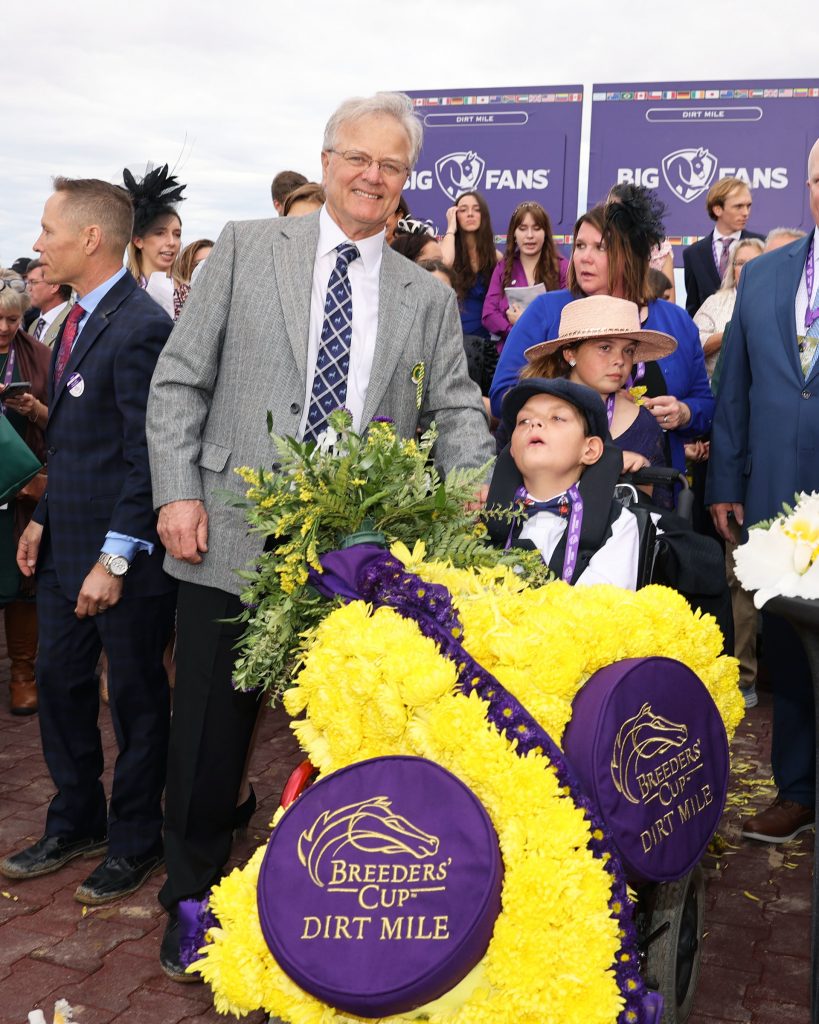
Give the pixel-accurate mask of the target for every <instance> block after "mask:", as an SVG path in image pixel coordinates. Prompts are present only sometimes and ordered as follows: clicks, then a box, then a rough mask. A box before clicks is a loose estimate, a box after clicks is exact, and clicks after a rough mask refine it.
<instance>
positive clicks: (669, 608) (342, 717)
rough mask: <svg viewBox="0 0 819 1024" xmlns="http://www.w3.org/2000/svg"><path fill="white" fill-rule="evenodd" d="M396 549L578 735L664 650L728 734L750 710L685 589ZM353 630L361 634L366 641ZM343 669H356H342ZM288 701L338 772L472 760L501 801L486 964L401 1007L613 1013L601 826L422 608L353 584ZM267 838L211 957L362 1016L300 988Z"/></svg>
mask: <svg viewBox="0 0 819 1024" xmlns="http://www.w3.org/2000/svg"><path fill="white" fill-rule="evenodd" d="M394 553H395V554H397V555H398V557H401V558H402V559H403V560H404V561H405V563H407V564H410V565H411V568H412V570H413V571H415V572H418V573H419V574H420V575H422V576H423V577H424V578H425V579H427V580H429V581H430V582H439V583H443V584H445V585H446V586H447V587H448V588H449V589H450V591H451V593H452V595H453V598H454V600H455V603H456V605H457V607H458V610H459V613H460V616H461V619H462V622H463V624H464V644H465V646H466V647H467V649H468V650H469V651H470V653H471V654H472V655H473V656H474V657H475V658H476V659H477V660H478V661H480V662H481V663H482V664H483V665H484V666H485V667H486V668H487V669H488V670H489V671H490V672H492V673H493V674H494V675H496V676H497V677H498V678H499V679H500V681H501V682H502V683H504V685H506V686H507V687H508V688H509V689H511V690H512V691H513V692H514V693H515V695H516V696H517V697H518V699H519V700H521V702H522V703H523V704H524V705H525V706H526V707H527V708H528V709H529V710H530V711H531V712H532V713H533V714H534V715H535V717H536V718H538V720H539V721H540V722H541V723H542V724H543V725H544V726H545V727H546V729H547V731H549V732H550V733H551V735H552V736H553V737H555V738H558V737H559V736H561V735H562V732H563V728H564V727H565V724H566V722H567V721H568V718H569V716H570V713H571V701H572V699H573V697H574V694H575V693H576V691H577V689H578V688H579V687H580V686H581V685H582V683H583V682H584V681H585V679H586V678H588V677H589V675H591V674H592V673H593V672H594V671H596V670H597V669H598V668H600V667H603V666H604V665H607V664H609V663H610V662H612V661H616V660H620V659H622V658H626V657H641V656H646V655H652V654H663V655H667V656H669V657H675V658H678V659H679V660H680V661H683V662H684V663H685V664H688V665H689V666H690V667H691V668H692V669H693V670H694V671H695V672H696V673H697V674H698V675H699V676H700V678H702V679H703V681H704V682H705V684H706V686H708V688H709V690H710V691H711V693H712V695H713V696H714V698H715V700H716V702H717V705H718V707H719V708H720V711H721V713H722V714H723V717H724V719H725V721H726V726H727V728H728V731H729V735H730V734H732V733H733V731H734V729H735V727H736V724H737V722H738V721H739V719H740V718H741V715H742V704H741V698H740V697H739V692H738V689H737V683H736V680H737V669H736V663H735V662H734V660H733V659H729V658H724V657H718V654H719V649H720V638H719V632H718V630H717V628H716V625H715V623H714V622H713V620H712V619H710V617H702V616H695V615H693V614H692V613H691V611H690V609H689V608H688V606H687V604H686V603H685V601H684V600H683V599H682V598H679V597H678V595H676V594H675V593H673V592H672V591H668V590H665V589H664V588H659V587H653V588H647V589H646V590H643V591H640V592H638V593H637V594H630V593H627V592H624V591H622V590H617V589H615V588H612V587H594V588H582V587H578V588H570V587H567V586H565V585H564V584H559V583H557V584H550V585H549V586H547V587H542V588H539V589H537V590H531V589H528V588H527V587H526V586H525V584H522V583H521V581H520V580H519V579H518V578H517V577H515V576H514V574H513V573H510V572H508V570H506V569H486V570H474V571H469V570H453V569H451V568H449V567H447V566H445V565H442V564H435V563H430V564H428V563H423V562H422V561H421V559H422V557H423V550H422V549H420V548H418V547H416V551H415V552H413V553H412V554H410V552H408V551H407V550H406V548H403V546H400V547H399V548H396V549H394ZM351 637H352V638H355V639H354V642H351ZM328 680H339V681H343V685H331V686H328V685H327V683H328ZM297 683H298V685H297V686H296V687H294V688H293V689H292V690H290V691H288V692H287V694H286V696H285V706H286V708H287V710H288V711H289V712H290V714H292V715H297V714H300V713H301V712H306V717H305V718H303V719H301V720H299V721H296V722H294V723H293V726H292V728H293V729H294V731H295V732H296V734H297V736H298V738H299V741H300V743H301V745H302V746H303V747H304V749H305V750H306V751H307V753H308V755H309V756H310V759H311V760H312V762H313V763H314V764H315V765H316V766H317V767H319V768H320V769H321V771H322V772H323V773H326V772H330V771H334V770H337V769H339V768H342V767H344V766H346V765H347V764H350V763H353V762H355V761H360V760H364V759H365V758H368V757H376V756H384V755H389V754H414V755H417V756H422V757H427V758H430V759H431V760H434V761H436V762H438V763H439V764H441V765H443V766H444V767H446V768H448V769H449V770H450V771H452V772H454V773H455V774H456V775H458V776H459V777H460V778H461V779H462V780H463V781H464V782H465V783H466V785H468V786H469V787H470V788H471V789H472V790H473V791H474V792H475V794H476V795H477V797H478V798H479V799H480V800H481V801H482V803H483V804H484V806H485V807H486V809H487V811H488V813H489V815H490V817H491V818H492V821H493V822H494V824H495V828H496V830H497V832H498V836H499V840H500V844H501V849H502V853H503V859H504V865H505V878H504V888H503V909H502V911H501V914H500V916H499V917H498V919H497V922H496V926H495V930H494V934H493V937H492V940H491V942H490V945H489V948H488V950H487V952H486V955H485V956H484V958H483V960H482V961H481V964H480V965H479V966H478V967H477V968H476V969H475V970H474V971H473V972H472V974H471V975H469V976H468V978H467V979H465V980H464V982H462V983H461V985H459V986H458V988H457V989H456V990H453V992H451V993H448V995H447V996H445V997H443V998H442V999H440V1000H437V1001H436V1002H435V1003H433V1004H429V1005H428V1006H427V1007H421V1008H419V1009H418V1010H416V1011H415V1012H414V1013H413V1014H412V1015H411V1016H400V1017H399V1016H396V1017H390V1018H386V1020H389V1021H390V1022H394V1024H403V1022H405V1021H410V1020H417V1019H418V1018H419V1017H420V1016H421V1015H422V1014H423V1015H424V1019H427V1020H429V1021H431V1022H432V1024H484V1022H485V1024H490V1022H493V1024H495V1022H498V1021H515V1022H532V1024H534V1022H535V1021H537V1022H548V1021H554V1022H555V1024H557V1022H560V1024H573V1022H577V1024H580V1022H583V1024H595V1022H600V1024H604V1022H605V1024H611V1022H613V1021H614V1020H616V1018H617V1016H618V1014H619V1012H620V1010H621V1009H622V1005H623V1004H622V997H621V996H620V994H619V992H618V990H617V985H616V982H615V979H614V975H613V972H612V970H611V967H612V963H613V961H614V958H615V956H616V953H617V950H618V948H619V945H620V936H619V933H618V925H617V922H616V921H615V920H614V918H613V917H612V916H611V912H610V911H609V909H608V904H609V900H610V899H611V878H610V876H609V875H608V874H607V873H606V871H605V870H604V869H603V865H602V863H601V861H599V860H595V858H594V857H593V856H592V855H591V853H590V851H589V849H588V839H589V828H588V823H587V822H586V821H585V819H584V816H583V814H582V812H580V811H579V810H578V809H577V808H576V807H575V806H574V804H573V802H572V801H571V800H570V799H568V798H567V797H566V796H565V794H564V793H563V792H562V791H561V790H560V789H559V787H558V784H557V780H556V777H555V774H554V772H553V770H552V769H551V767H550V766H549V764H548V762H546V761H545V759H544V758H542V757H540V756H538V755H535V754H530V755H528V756H526V757H523V758H521V757H518V756H517V755H516V754H515V752H514V746H513V744H512V743H510V741H508V740H507V739H506V738H505V737H503V736H501V735H499V734H498V733H497V732H496V731H495V730H494V728H492V727H491V726H490V725H489V724H488V723H487V721H486V719H485V707H484V705H483V703H482V702H481V701H480V700H479V699H478V698H477V696H475V695H474V694H472V695H470V696H464V695H462V694H461V693H459V692H455V669H454V666H453V665H452V663H451V662H449V661H447V660H445V659H444V658H442V657H441V656H440V655H439V653H438V650H437V648H436V646H435V644H434V643H433V642H432V641H431V640H429V639H427V638H425V637H423V636H422V635H421V633H420V631H419V630H418V629H417V627H416V626H415V624H414V623H413V622H411V621H409V620H407V619H404V618H402V617H401V616H400V615H398V614H397V613H395V612H394V611H392V610H391V609H388V608H380V609H378V610H376V611H375V612H372V611H371V609H370V608H369V607H368V606H366V605H364V604H363V603H362V602H354V603H352V604H349V605H347V606H345V607H343V608H340V609H338V610H337V611H335V612H333V613H332V614H331V615H330V616H329V617H328V618H327V619H326V620H325V621H324V622H323V623H322V624H321V625H320V626H319V627H318V629H317V630H316V631H315V634H314V636H313V638H312V642H311V646H310V649H309V653H308V655H307V657H306V660H305V664H304V668H303V670H302V672H301V673H300V675H299V677H298V680H297ZM262 856H263V848H262V849H260V850H259V851H257V852H256V854H255V855H254V857H253V859H252V860H251V861H250V862H249V864H248V865H247V866H246V867H245V868H244V869H242V870H237V871H234V872H233V873H232V874H231V875H230V876H229V877H228V878H226V879H225V880H224V881H223V882H222V883H221V884H220V885H219V886H218V887H217V888H216V890H215V891H214V895H213V898H212V907H213V909H214V911H215V912H216V914H217V916H218V917H219V920H220V922H221V927H219V928H215V929H212V930H211V932H210V933H209V938H210V940H211V943H210V944H209V945H208V947H207V954H206V956H205V957H204V958H203V959H202V960H200V961H198V962H197V964H196V969H197V970H198V971H200V973H201V974H202V975H203V977H204V978H205V980H206V981H208V982H209V983H210V985H211V986H212V988H213V991H214V1001H215V1004H216V1008H217V1009H218V1010H219V1011H220V1012H222V1013H228V1012H232V1013H236V1014H240V1013H247V1012H250V1011H252V1010H254V1009H257V1008H260V1007H262V1008H264V1009H265V1010H266V1011H268V1012H270V1013H272V1014H275V1015H277V1016H281V1017H282V1018H283V1019H285V1020H288V1021H291V1022H293V1024H347V1022H350V1021H354V1020H357V1018H352V1017H349V1016H347V1015H345V1014H343V1013H341V1012H339V1011H336V1010H334V1009H333V1008H331V1007H329V1006H327V1005H326V1004H323V1003H321V1002H320V1001H318V1000H316V999H315V998H313V997H312V996H310V995H308V994H307V993H305V992H304V991H303V990H301V989H300V988H298V986H296V985H295V984H294V983H293V982H292V981H291V980H290V979H289V978H288V977H287V975H286V974H284V972H283V971H282V970H281V969H280V968H279V966H278V964H277V963H276V961H275V960H274V959H273V957H272V955H271V954H270V952H269V951H268V949H267V946H266V944H265V942H264V938H263V936H262V932H261V928H260V925H259V919H258V912H257V909H256V882H257V879H258V873H259V868H260V865H261V859H262Z"/></svg>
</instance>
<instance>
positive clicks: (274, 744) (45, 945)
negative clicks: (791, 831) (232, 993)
mask: <svg viewBox="0 0 819 1024" xmlns="http://www.w3.org/2000/svg"><path fill="white" fill-rule="evenodd" d="M7 683H8V672H7V662H6V661H5V641H4V638H3V636H2V629H1V628H0V688H2V689H1V690H0V853H3V854H4V853H6V852H8V851H13V850H16V849H18V848H20V847H21V846H24V845H26V844H27V843H28V842H30V841H33V840H35V839H37V838H39V836H40V835H41V834H42V826H43V821H44V816H45V809H46V806H47V802H48V800H49V799H50V796H51V793H52V787H51V782H50V780H49V778H48V775H47V772H46V770H45V766H44V764H43V759H42V756H41V753H40V738H39V730H38V725H37V719H36V717H35V718H15V717H13V716H12V715H10V714H9V713H8V702H7V697H6V693H7ZM770 719H771V714H770V698H769V696H768V695H766V694H762V695H761V700H760V706H759V707H758V708H757V709H755V710H754V711H752V712H751V713H750V714H749V716H748V718H747V720H746V723H745V724H744V725H743V726H742V728H741V729H740V731H739V733H738V735H737V738H736V740H735V743H734V750H733V753H734V775H733V786H732V795H731V798H730V803H729V807H728V809H727V811H726V815H725V818H724V820H723V825H722V828H721V835H722V836H724V838H725V840H726V843H727V844H728V845H726V847H725V849H724V851H723V853H722V854H720V855H719V857H715V856H711V855H709V856H708V857H707V858H706V860H705V862H704V866H705V869H706V876H707V897H706V910H705V930H706V935H705V939H704V943H703V950H702V971H701V975H700V981H699V986H698V990H697V998H696V1002H695V1005H694V1012H693V1014H692V1016H691V1018H690V1021H691V1024H716V1022H740V1021H741V1022H751V1024H807V1022H808V1020H809V1011H808V1005H809V969H810V938H809V935H810V931H809V925H810V892H811V871H812V860H813V834H812V833H808V834H807V835H806V836H804V837H802V838H801V839H800V840H797V841H796V842H795V843H792V844H790V845H789V846H788V847H787V848H776V847H768V846H765V845H764V844H756V843H747V842H745V843H743V842H742V841H741V840H740V839H739V838H738V835H739V823H740V820H741V818H742V816H743V814H744V813H746V812H747V809H748V808H754V807H757V806H760V805H762V804H764V802H765V797H766V795H767V791H766V790H765V788H764V787H765V782H766V771H765V769H766V766H767V764H768V752H769V749H770ZM100 727H101V729H102V733H103V737H104V741H105V747H106V751H107V757H108V761H109V765H110V762H111V760H112V755H113V749H114V740H113V735H112V730H111V726H110V720H109V716H108V714H107V711H106V710H105V709H103V711H102V713H101V715H100ZM298 759H299V755H298V751H297V750H296V747H295V744H294V743H293V741H292V739H291V737H290V735H289V732H288V730H287V723H286V721H285V719H284V717H283V716H282V715H281V714H274V713H268V714H266V716H265V719H264V723H263V727H262V729H261V731H260V738H259V743H258V745H257V747H256V752H255V756H254V758H253V762H252V767H251V779H252V781H253V784H254V786H255V788H256V792H257V795H258V797H259V799H260V807H259V810H258V811H257V813H256V816H255V817H254V819H253V823H252V825H253V826H256V827H255V828H254V827H251V829H250V831H249V833H248V836H247V838H246V839H245V840H243V841H241V842H238V843H237V844H236V846H235V847H234V857H235V860H236V862H241V861H242V860H243V859H244V858H245V857H246V856H247V855H248V854H249V853H250V851H251V850H252V849H253V848H255V846H256V845H257V844H258V842H260V841H262V839H263V837H264V832H263V826H264V824H265V822H266V821H267V820H268V819H269V817H270V816H271V815H272V813H273V811H274V810H275V807H276V806H277V803H278V797H279V794H280V792H281V787H282V783H283V781H284V779H285V778H286V776H287V774H288V771H289V769H290V767H291V766H292V765H293V764H294V763H295V762H296V761H297V760H298ZM109 771H110V769H109ZM106 781H109V776H107V778H106ZM93 864H94V862H93V861H79V862H77V861H75V862H73V863H72V864H70V865H68V866H67V867H66V868H64V869H63V870H62V871H60V872H58V873H57V874H55V875H50V876H46V877H45V878H41V879H37V880H34V881H31V882H20V883H14V882H9V881H5V880H2V881H0V886H1V887H2V895H0V1024H25V1021H26V1019H27V1014H28V1012H29V1011H30V1010H32V1009H34V1008H35V1007H42V1008H43V1009H44V1010H45V1016H46V1019H47V1021H48V1022H49V1024H51V1013H52V1010H53V1007H54V1002H55V1000H57V999H61V998H62V999H66V1000H67V1001H68V1002H69V1003H70V1004H71V1006H72V1007H73V1009H74V1019H75V1021H76V1022H77V1024H112V1022H115V1024H177V1022H179V1021H202V1022H205V1024H213V1022H216V1021H223V1020H225V1019H226V1018H224V1017H221V1016H219V1015H218V1014H216V1012H215V1011H214V1010H213V1008H212V1006H211V1002H210V999H209V997H208V990H207V989H206V988H205V987H204V986H202V985H184V986H183V985H179V984H176V983H174V982H172V981H170V980H168V979H167V978H166V977H165V976H164V975H163V974H162V972H161V971H160V969H159V965H158V953H159V942H160V939H161V937H162V931H163V927H164V924H163V917H162V915H161V913H160V908H159V905H158V903H157V901H156V893H157V891H158V889H159V886H160V883H161V880H162V879H161V876H159V877H156V878H153V879H152V880H151V881H150V882H149V883H148V884H147V885H145V886H144V887H143V889H142V890H140V892H139V893H136V894H135V895H134V896H132V897H130V898H129V899H126V900H123V901H121V902H119V903H116V904H113V905H112V906H109V907H103V908H98V909H94V910H89V911H88V912H87V913H85V914H83V908H82V907H81V906H80V904H78V903H76V902H75V901H74V900H73V898H72V893H73V891H74V889H75V888H76V886H77V885H78V883H79V882H80V881H82V879H83V878H84V877H85V876H86V874H88V872H89V871H90V870H91V868H92V867H93ZM245 1020H246V1021H247V1022H248V1024H260V1022H261V1021H262V1020H263V1016H262V1015H261V1014H256V1015H253V1016H251V1017H248V1018H245Z"/></svg>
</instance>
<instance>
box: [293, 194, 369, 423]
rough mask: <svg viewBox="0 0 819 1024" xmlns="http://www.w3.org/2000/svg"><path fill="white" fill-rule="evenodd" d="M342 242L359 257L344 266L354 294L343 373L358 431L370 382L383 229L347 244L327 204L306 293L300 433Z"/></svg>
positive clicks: (308, 403)
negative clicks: (307, 328)
mask: <svg viewBox="0 0 819 1024" xmlns="http://www.w3.org/2000/svg"><path fill="white" fill-rule="evenodd" d="M342 242H351V244H352V245H355V247H356V248H357V249H358V252H359V256H358V258H357V259H354V260H353V262H352V263H351V264H350V265H349V267H348V268H347V273H348V275H349V278H350V289H351V291H352V295H353V336H352V342H351V345H350V369H349V372H348V374H347V401H346V403H345V405H346V408H347V409H349V411H350V413H351V414H352V417H353V429H354V430H360V429H361V415H362V413H363V412H364V400H365V398H366V397H367V387H368V385H369V383H370V372H371V371H372V365H373V356H374V354H375V335H376V332H377V330H378V284H379V278H380V276H381V252H382V249H383V247H384V232H383V231H379V232H378V234H377V235H371V236H370V237H369V238H362V239H359V241H357V242H352V240H351V239H349V238H347V236H346V235H345V234H344V232H343V231H342V230H341V228H340V227H339V226H338V224H336V222H335V221H334V220H333V218H332V217H331V216H330V214H329V213H328V212H327V207H326V206H322V208H321V212H320V213H319V238H318V247H317V248H316V259H315V263H314V264H313V290H312V294H311V297H310V331H309V334H308V337H307V390H306V393H305V397H304V412H303V414H302V418H301V424H300V425H299V437H302V436H303V435H304V428H305V426H306V423H307V414H308V412H309V411H310V399H311V397H312V393H313V377H314V375H315V372H316V360H317V358H318V351H319V343H320V342H321V329H322V327H323V326H324V305H325V302H326V300H327V284H328V283H329V281H330V274H332V272H333V268H334V267H335V265H336V259H337V258H338V253H336V251H335V248H336V246H337V245H340V244H341V243H342Z"/></svg>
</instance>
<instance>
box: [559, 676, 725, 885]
mask: <svg viewBox="0 0 819 1024" xmlns="http://www.w3.org/2000/svg"><path fill="white" fill-rule="evenodd" d="M563 749H564V750H565V752H566V757H567V758H568V760H569V762H570V763H571V765H572V767H573V769H574V770H575V773H576V774H577V776H578V778H579V779H580V782H581V784H582V785H583V788H584V789H585V791H586V792H587V793H588V795H589V796H590V797H592V798H593V799H594V800H595V801H596V803H597V806H598V807H599V809H600V812H601V814H602V815H603V818H604V819H605V821H606V824H607V825H608V827H609V829H610V830H611V832H612V835H613V837H614V841H615V843H616V844H617V848H618V850H619V851H620V854H621V857H622V859H623V863H624V866H625V868H626V872H627V874H628V876H629V878H630V879H631V880H632V881H634V882H638V881H657V882H662V881H671V880H673V879H675V878H681V877H682V876H683V875H684V874H686V873H687V872H689V871H690V870H691V869H692V868H693V867H694V865H695V864H696V863H697V862H698V861H699V859H700V858H701V857H702V855H703V853H704V852H705V848H706V847H707V845H708V843H709V842H710V840H711V837H712V836H713V834H714V832H715V831H716V828H717V825H718V823H719V819H720V817H721V815H722V809H723V807H724V805H725V797H726V794H727V789H728V768H729V764H728V738H727V736H726V734H725V726H724V725H723V722H722V718H721V717H720V713H719V711H718V710H717V706H716V704H714V701H713V699H712V697H711V695H710V693H709V692H708V690H707V689H706V688H705V686H704V685H703V683H702V681H701V680H700V679H699V677H698V676H696V675H695V674H694V673H693V672H692V671H691V669H690V668H688V667H687V666H686V665H683V664H682V663H681V662H679V661H672V660H671V659H670V658H629V659H627V660H625V661H618V662H615V664H613V665H607V666H606V668H602V669H600V671H599V672H595V674H594V675H593V676H592V677H591V679H589V680H588V682H587V683H586V684H585V686H584V687H583V689H582V690H580V692H579V693H578V694H577V696H576V697H575V699H574V704H573V705H572V717H571V721H570V722H569V724H568V726H567V727H566V732H565V733H564V736H563Z"/></svg>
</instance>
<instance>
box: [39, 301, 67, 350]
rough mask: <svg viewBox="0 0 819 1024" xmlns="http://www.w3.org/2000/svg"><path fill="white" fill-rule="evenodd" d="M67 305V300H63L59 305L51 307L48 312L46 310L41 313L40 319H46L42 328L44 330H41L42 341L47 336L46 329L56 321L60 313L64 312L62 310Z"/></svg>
mask: <svg viewBox="0 0 819 1024" xmlns="http://www.w3.org/2000/svg"><path fill="white" fill-rule="evenodd" d="M67 305H68V303H67V302H61V303H59V305H57V306H55V307H54V308H53V309H49V310H48V312H46V313H43V312H41V313H40V317H39V319H40V320H43V321H45V322H44V323H43V329H42V331H40V341H42V340H43V338H44V337H45V334H46V331H47V330H48V329H49V327H50V326H51V325H52V324H53V323H54V321H55V320H56V319H57V317H58V316H59V315H60V313H62V311H63V310H64V309H65V307H66V306H67Z"/></svg>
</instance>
